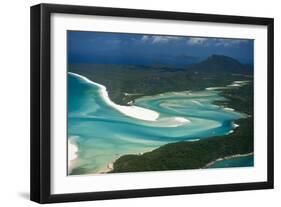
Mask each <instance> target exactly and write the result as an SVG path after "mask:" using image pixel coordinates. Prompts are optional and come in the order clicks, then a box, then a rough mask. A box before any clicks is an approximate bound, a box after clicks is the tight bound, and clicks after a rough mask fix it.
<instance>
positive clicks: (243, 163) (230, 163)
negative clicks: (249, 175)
mask: <svg viewBox="0 0 281 207" xmlns="http://www.w3.org/2000/svg"><path fill="white" fill-rule="evenodd" d="M249 166H254V156H253V155H249V156H244V157H234V158H230V159H225V160H220V161H217V162H215V163H214V164H213V165H211V166H209V168H224V167H249Z"/></svg>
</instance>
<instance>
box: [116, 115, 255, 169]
mask: <svg viewBox="0 0 281 207" xmlns="http://www.w3.org/2000/svg"><path fill="white" fill-rule="evenodd" d="M237 123H238V124H239V125H240V127H239V128H237V130H235V132H234V133H233V134H230V135H226V136H221V137H211V138H207V139H203V140H200V141H197V142H177V143H171V144H167V145H164V146H162V147H159V148H158V149H155V150H153V151H151V152H147V153H144V154H143V155H124V156H122V157H120V158H119V159H118V160H116V161H115V163H114V169H113V171H112V172H139V171H158V170H182V169H197V168H203V167H204V166H205V165H206V164H207V163H209V162H211V161H214V160H216V159H218V158H221V157H226V156H230V155H234V154H245V153H249V152H253V126H252V124H253V122H252V118H249V119H248V120H246V119H241V120H239V121H238V122H237Z"/></svg>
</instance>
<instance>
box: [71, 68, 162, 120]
mask: <svg viewBox="0 0 281 207" xmlns="http://www.w3.org/2000/svg"><path fill="white" fill-rule="evenodd" d="M68 73H69V74H71V75H74V76H76V77H79V78H81V79H83V80H84V81H86V82H88V83H90V84H93V85H95V86H98V87H99V88H100V92H101V96H102V98H103V99H104V101H105V102H106V103H107V104H108V105H109V106H111V107H113V108H115V109H117V110H118V111H119V112H121V113H122V114H124V115H126V116H129V117H133V118H136V119H141V120H145V121H156V120H157V119H158V118H159V113H158V112H156V111H153V110H150V109H146V108H142V107H139V106H133V105H131V106H122V105H118V104H116V103H114V102H113V101H111V100H110V98H109V96H108V92H107V90H106V87H105V86H104V85H101V84H98V83H95V82H93V81H91V80H90V79H88V78H86V77H84V76H82V75H79V74H76V73H73V72H68Z"/></svg>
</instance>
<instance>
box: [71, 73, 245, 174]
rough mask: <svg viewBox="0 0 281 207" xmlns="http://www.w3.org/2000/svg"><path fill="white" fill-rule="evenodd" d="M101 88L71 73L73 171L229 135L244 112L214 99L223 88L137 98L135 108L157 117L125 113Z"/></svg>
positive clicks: (99, 167) (100, 168) (93, 169)
mask: <svg viewBox="0 0 281 207" xmlns="http://www.w3.org/2000/svg"><path fill="white" fill-rule="evenodd" d="M101 91H102V89H101V86H99V85H96V84H94V83H91V82H90V81H88V80H86V79H85V78H83V77H79V76H76V75H74V74H70V73H69V74H68V139H69V140H71V142H72V143H75V144H76V145H77V147H78V158H77V159H76V161H75V165H74V166H73V167H74V169H75V170H76V171H77V172H79V174H88V173H99V172H102V171H104V170H105V169H106V168H107V165H108V164H109V163H112V162H113V161H114V160H115V159H116V158H118V157H120V156H121V155H124V154H138V153H143V152H147V151H151V150H153V149H155V148H157V147H159V146H161V145H164V144H167V143H171V142H178V141H183V140H186V141H194V140H198V139H204V138H206V137H210V136H217V135H225V134H228V133H230V131H231V130H233V129H234V128H235V126H234V121H235V120H236V119H240V118H243V117H245V114H242V113H238V112H235V111H229V110H226V109H224V108H222V107H219V106H217V105H214V104H213V102H214V101H219V100H225V98H224V97H222V96H220V95H219V92H218V91H208V90H204V91H198V92H190V91H183V92H169V93H163V94H158V95H155V96H146V97H142V98H139V99H136V100H135V102H134V105H135V106H139V107H143V108H147V109H151V110H153V111H156V112H158V113H159V117H158V118H157V120H155V121H146V120H141V119H137V118H134V117H129V116H126V115H125V114H123V113H121V112H120V111H119V110H117V109H116V108H115V107H114V106H112V105H110V104H109V103H108V102H106V101H105V98H104V97H103V96H102V92H101Z"/></svg>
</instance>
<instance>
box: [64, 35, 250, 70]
mask: <svg viewBox="0 0 281 207" xmlns="http://www.w3.org/2000/svg"><path fill="white" fill-rule="evenodd" d="M67 41H68V44H67V50H68V51H67V52H68V63H69V64H73V63H100V64H135V65H152V64H161V65H162V64H163V65H175V66H184V65H188V64H192V63H196V62H199V61H202V60H204V59H205V58H207V57H208V56H211V55H213V54H217V55H225V56H230V57H232V58H235V59H237V60H239V61H240V62H242V63H245V64H252V63H253V52H254V51H253V50H254V41H253V40H246V39H223V38H210V37H188V36H167V35H147V34H125V33H109V32H85V31H68V33H67Z"/></svg>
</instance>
